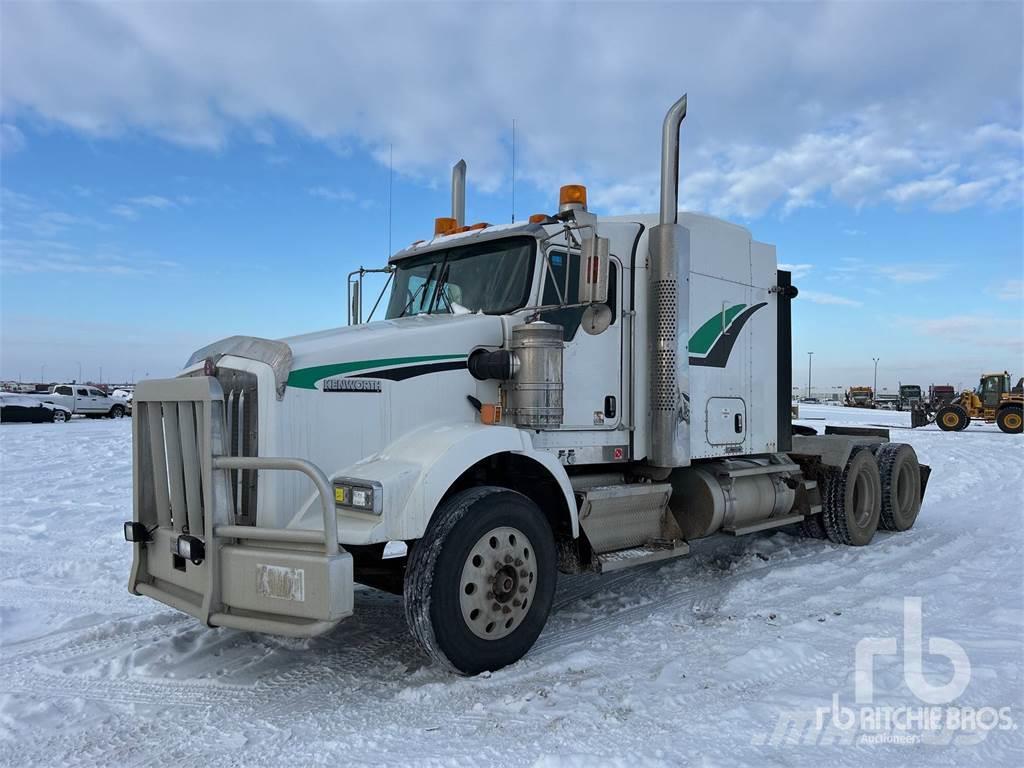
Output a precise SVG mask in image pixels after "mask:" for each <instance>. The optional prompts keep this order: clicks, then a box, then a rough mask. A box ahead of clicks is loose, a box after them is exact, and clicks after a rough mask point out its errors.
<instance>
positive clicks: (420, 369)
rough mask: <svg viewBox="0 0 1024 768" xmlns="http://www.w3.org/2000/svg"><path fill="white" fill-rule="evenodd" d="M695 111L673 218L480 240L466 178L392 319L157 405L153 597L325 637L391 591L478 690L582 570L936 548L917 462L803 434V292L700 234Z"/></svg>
mask: <svg viewBox="0 0 1024 768" xmlns="http://www.w3.org/2000/svg"><path fill="white" fill-rule="evenodd" d="M685 114H686V97H685V96H684V97H683V98H682V99H680V100H679V101H678V102H677V103H676V104H675V105H673V106H672V108H671V109H670V110H669V112H668V114H667V115H666V118H665V123H664V126H663V135H662V148H661V174H662V178H661V207H660V214H659V215H638V216H616V217H608V218H606V217H598V216H596V215H594V214H593V213H591V212H590V211H588V209H587V200H586V190H585V188H583V187H581V186H576V185H570V186H567V187H563V188H562V191H561V195H560V202H559V206H558V210H557V211H556V212H553V213H551V214H550V215H548V214H538V215H534V216H532V217H530V220H529V221H526V222H523V223H517V224H512V225H502V226H487V225H483V224H479V225H466V223H465V222H464V221H463V219H464V205H465V187H464V184H465V174H464V170H465V165H464V164H462V163H460V164H459V165H458V166H456V172H455V174H454V175H453V190H452V199H453V210H452V215H451V216H450V217H443V218H439V219H438V220H437V222H436V223H435V235H434V237H432V238H431V239H430V240H429V241H420V242H417V243H415V244H414V245H412V246H411V247H409V248H406V249H404V250H402V251H399V252H398V253H396V254H394V255H393V256H392V257H391V259H390V263H389V267H388V271H389V273H390V276H389V280H390V288H391V291H390V299H389V303H388V304H387V310H386V319H383V320H380V321H377V322H369V323H365V324H350V325H349V326H348V327H343V328H339V329H335V330H328V331H322V332H319V333H312V334H309V335H305V336H296V337H293V338H287V339H283V340H280V341H272V340H267V339H261V338H254V337H246V336H233V337H230V338H227V339H224V340H222V341H219V342H216V343H214V344H211V345H209V346H207V347H205V348H203V349H200V350H199V351H197V352H196V353H195V354H194V355H193V356H192V358H191V359H190V360H189V362H188V364H187V366H186V367H185V369H184V370H182V372H181V373H180V374H179V375H178V377H176V378H173V379H167V380H153V381H145V382H142V383H140V384H139V385H138V387H137V389H136V392H135V409H136V415H135V419H134V449H133V450H134V517H133V519H132V520H131V521H129V522H127V523H125V537H126V539H128V540H129V541H131V542H133V549H134V560H133V565H132V571H131V577H130V583H129V588H130V590H131V591H132V592H133V593H136V594H141V595H146V596H148V597H151V598H153V599H155V600H159V601H161V602H163V603H166V604H167V605H170V606H173V607H175V608H177V609H179V610H181V611H184V612H186V613H189V614H192V615H193V616H195V617H197V618H198V619H199V620H200V621H202V622H204V623H206V624H207V625H210V626H222V627H233V628H238V629H242V630H248V631H257V632H266V633H273V634H281V635H291V636H299V637H309V636H313V635H318V634H322V633H324V632H328V631H330V630H331V629H332V628H333V627H334V626H335V625H337V624H338V622H340V621H342V620H343V619H344V618H345V617H346V616H349V615H351V614H352V613H353V610H354V595H353V593H354V590H355V587H356V584H357V583H358V584H364V585H370V586H374V587H379V588H384V589H389V590H392V591H395V592H398V593H404V596H405V612H406V616H407V619H408V625H409V628H410V631H411V633H412V635H413V636H414V637H415V639H416V641H417V642H418V643H419V644H420V645H421V646H422V648H423V649H424V651H425V652H426V653H427V654H428V655H429V656H430V657H432V658H433V659H435V660H436V661H438V662H440V663H443V664H445V665H447V666H449V667H450V668H452V669H454V670H456V671H458V672H461V673H464V674H473V673H477V672H480V671H483V670H492V669H496V668H499V667H501V666H504V665H506V664H509V663H511V662H514V661H515V660H517V659H518V658H520V657H521V656H522V655H523V654H525V653H526V652H527V651H528V650H529V649H530V647H531V645H532V644H533V642H534V641H535V640H536V638H537V636H538V635H539V633H540V632H541V629H542V627H543V626H544V623H545V621H546V618H547V615H548V612H549V610H550V608H551V604H552V597H553V594H554V589H555V580H556V577H557V574H558V573H559V572H562V573H577V572H580V571H585V570H591V571H598V572H606V571H611V570H615V569H619V568H624V567H627V566H630V565H634V564H639V563H646V562H650V561H654V560H661V559H665V558H672V557H678V556H682V555H685V554H686V553H687V551H688V549H689V543H690V542H692V541H694V540H695V539H699V538H702V537H705V536H709V535H711V534H714V533H718V532H722V533H726V534H729V535H735V536H738V535H743V534H748V533H755V532H759V531H764V530H768V529H772V528H777V527H780V526H799V528H800V529H801V530H802V531H803V532H804V533H805V534H806V535H809V536H817V537H822V538H824V537H828V538H829V539H831V540H832V541H835V542H839V543H842V544H849V545H864V544H867V543H868V542H870V541H871V539H872V537H873V536H874V534H875V531H876V529H877V528H878V527H882V528H885V529H888V530H895V531H903V530H906V529H908V528H910V527H911V526H912V525H913V524H914V520H915V519H916V517H917V514H918V511H919V509H920V506H921V497H922V495H923V492H924V487H925V483H926V480H927V476H928V468H927V467H926V466H923V465H920V464H919V463H918V461H917V457H916V455H915V453H914V451H913V449H912V448H910V447H909V446H907V445H900V444H896V443H890V442H888V435H887V433H884V432H879V431H871V430H863V431H861V432H857V431H856V430H852V429H850V430H847V431H846V432H841V433H836V434H824V435H817V434H813V430H809V429H806V428H803V429H801V428H794V426H793V425H792V423H791V415H790V393H791V391H792V388H791V381H790V379H791V348H790V312H791V304H792V300H793V298H794V297H795V296H796V295H797V290H796V288H795V287H793V286H792V284H791V281H790V275H789V273H788V272H785V271H781V270H779V269H778V266H777V264H776V257H775V248H774V247H773V246H771V245H768V244H765V243H761V242H758V241H756V240H754V239H752V238H751V235H750V233H749V232H748V231H747V230H746V229H744V228H742V227H739V226H736V225H734V224H729V223H726V222H724V221H719V220H717V219H713V218H709V217H706V216H700V215H696V214H689V213H679V212H678V211H677V194H678V161H679V130H680V127H681V123H682V120H683V118H684V117H685ZM354 303H358V302H354ZM356 314H357V317H356V318H354V319H355V320H358V319H359V318H358V313H356ZM794 432H796V434H794ZM396 551H398V552H399V556H397V557H392V556H386V555H391V554H393V553H394V552H396Z"/></svg>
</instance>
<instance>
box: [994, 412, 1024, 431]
mask: <svg viewBox="0 0 1024 768" xmlns="http://www.w3.org/2000/svg"><path fill="white" fill-rule="evenodd" d="M996 424H998V425H999V429H1001V430H1002V431H1003V432H1006V433H1007V434H1011V435H1019V434H1020V433H1021V430H1022V428H1024V427H1022V425H1024V418H1022V416H1021V409H1020V408H1014V407H1010V408H1003V409H1002V410H1001V411H999V413H997V414H996Z"/></svg>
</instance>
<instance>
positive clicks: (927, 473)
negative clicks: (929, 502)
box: [920, 464, 932, 501]
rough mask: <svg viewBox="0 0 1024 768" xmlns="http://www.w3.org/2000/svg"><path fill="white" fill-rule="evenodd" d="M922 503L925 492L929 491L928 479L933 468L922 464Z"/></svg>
mask: <svg viewBox="0 0 1024 768" xmlns="http://www.w3.org/2000/svg"><path fill="white" fill-rule="evenodd" d="M920 467H921V501H924V492H925V491H926V490H927V489H928V478H929V477H931V474H932V468H931V467H930V466H928V465H927V464H921V465H920Z"/></svg>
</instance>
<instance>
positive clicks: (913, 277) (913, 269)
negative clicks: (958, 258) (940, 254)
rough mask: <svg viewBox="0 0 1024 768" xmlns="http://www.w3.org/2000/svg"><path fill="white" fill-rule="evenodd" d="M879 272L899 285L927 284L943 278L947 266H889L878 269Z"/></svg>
mask: <svg viewBox="0 0 1024 768" xmlns="http://www.w3.org/2000/svg"><path fill="white" fill-rule="evenodd" d="M878 271H879V273H880V274H881V275H882V276H883V277H885V278H886V279H888V280H893V281H895V282H897V283H927V282H930V281H932V280H937V279H938V278H940V277H942V275H943V274H945V272H946V266H945V265H944V264H934V265H929V264H924V265H920V266H910V265H905V264H888V265H883V266H881V267H878Z"/></svg>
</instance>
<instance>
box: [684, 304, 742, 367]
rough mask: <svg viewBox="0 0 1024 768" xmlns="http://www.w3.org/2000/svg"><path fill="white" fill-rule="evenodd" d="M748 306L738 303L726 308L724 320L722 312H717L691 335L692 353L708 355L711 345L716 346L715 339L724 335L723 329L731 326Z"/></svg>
mask: <svg viewBox="0 0 1024 768" xmlns="http://www.w3.org/2000/svg"><path fill="white" fill-rule="evenodd" d="M746 306H747V305H746V304H736V305H735V306H732V307H729V308H728V309H727V310H725V318H724V320H723V318H722V315H721V314H717V315H714V316H713V317H712V318H711V319H710V320H708V321H707V322H706V323H704V325H702V326H701V327H700V328H698V329H697V332H696V333H695V334H693V336H691V337H690V350H689V351H690V354H691V355H706V354H707V353H708V351H709V350H710V349H711V347H713V346H714V344H715V340H716V339H717V338H718V337H719V336H721V335H722V331H723V330H724V329H725V328H728V327H729V323H731V322H732V321H733V319H734V318H735V317H736V315H738V314H739V313H740V312H741V311H742V310H743V308H744V307H746Z"/></svg>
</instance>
